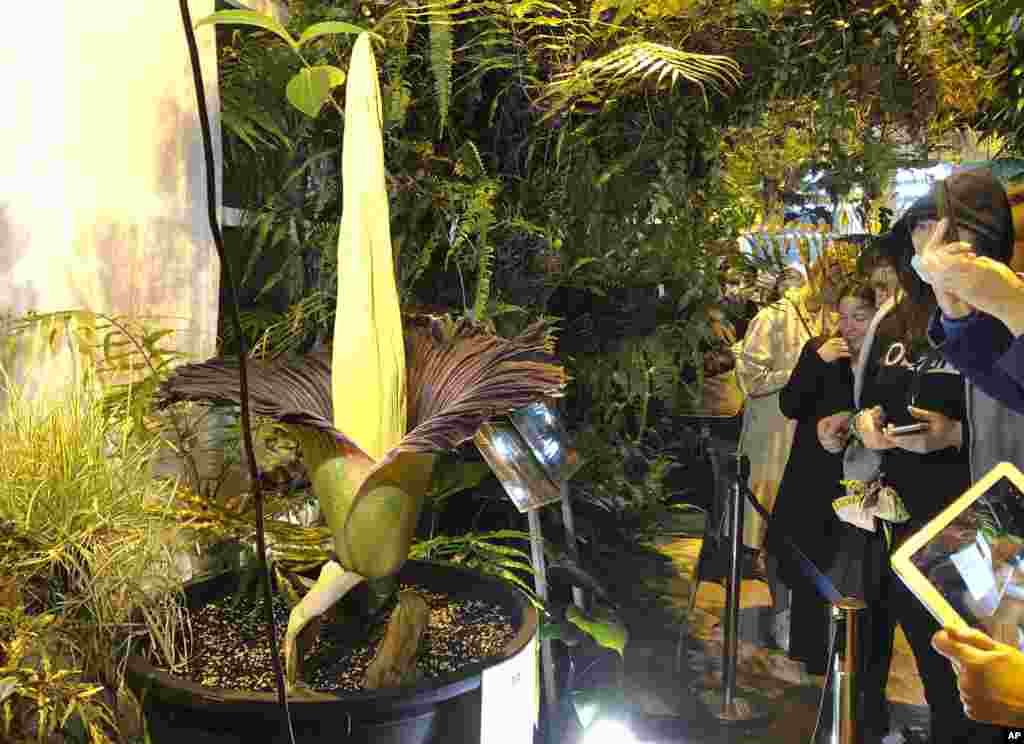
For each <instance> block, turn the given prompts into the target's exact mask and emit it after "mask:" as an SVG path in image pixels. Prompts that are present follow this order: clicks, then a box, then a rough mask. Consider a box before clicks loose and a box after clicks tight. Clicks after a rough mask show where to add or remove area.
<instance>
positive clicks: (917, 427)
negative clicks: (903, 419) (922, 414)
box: [885, 421, 928, 437]
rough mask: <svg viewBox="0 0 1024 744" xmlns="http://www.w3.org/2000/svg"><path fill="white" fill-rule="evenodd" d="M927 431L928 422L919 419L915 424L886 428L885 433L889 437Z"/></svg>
mask: <svg viewBox="0 0 1024 744" xmlns="http://www.w3.org/2000/svg"><path fill="white" fill-rule="evenodd" d="M925 431H928V423H927V422H925V421H921V422H919V423H916V424H907V425H906V426H893V427H892V428H890V429H886V431H885V433H886V434H887V435H888V436H890V437H904V436H907V435H908V434H920V433H922V432H925Z"/></svg>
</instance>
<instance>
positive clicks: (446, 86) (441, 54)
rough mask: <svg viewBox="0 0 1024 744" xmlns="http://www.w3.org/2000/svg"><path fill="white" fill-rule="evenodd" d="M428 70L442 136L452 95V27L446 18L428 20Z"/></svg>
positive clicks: (439, 132) (439, 133)
mask: <svg viewBox="0 0 1024 744" xmlns="http://www.w3.org/2000/svg"><path fill="white" fill-rule="evenodd" d="M430 71H431V73H432V74H433V76H434V93H435V95H436V96H437V118H438V136H443V135H444V127H445V124H446V123H447V122H448V105H449V103H450V101H451V95H452V28H451V24H450V23H449V22H448V21H447V20H441V19H432V20H431V21H430Z"/></svg>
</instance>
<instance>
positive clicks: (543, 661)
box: [526, 509, 558, 721]
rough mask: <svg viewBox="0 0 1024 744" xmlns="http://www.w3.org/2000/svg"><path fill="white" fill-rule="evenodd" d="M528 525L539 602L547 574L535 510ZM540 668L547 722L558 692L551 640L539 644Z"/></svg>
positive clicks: (544, 594)
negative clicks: (542, 678) (542, 676)
mask: <svg viewBox="0 0 1024 744" xmlns="http://www.w3.org/2000/svg"><path fill="white" fill-rule="evenodd" d="M526 519H527V522H528V523H529V525H530V554H531V556H532V558H533V586H534V589H535V590H536V591H537V596H538V597H540V599H541V601H543V602H547V599H548V572H547V563H545V561H544V536H543V534H542V533H541V530H540V514H539V513H538V512H537V510H536V509H531V510H530V511H528V512H526ZM540 666H541V672H542V674H543V675H544V699H545V700H546V701H547V710H548V720H549V721H554V720H556V718H557V714H558V690H557V689H556V687H555V658H554V656H552V654H551V640H550V639H546V640H542V641H541V642H540Z"/></svg>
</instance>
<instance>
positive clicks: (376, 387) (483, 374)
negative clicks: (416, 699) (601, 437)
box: [160, 33, 566, 688]
mask: <svg viewBox="0 0 1024 744" xmlns="http://www.w3.org/2000/svg"><path fill="white" fill-rule="evenodd" d="M342 176H343V184H344V197H343V213H342V220H341V230H340V235H339V239H338V305H337V312H336V315H335V323H334V342H333V347H332V349H331V351H330V352H322V353H313V354H310V355H307V356H305V357H302V358H300V359H295V360H288V361H276V362H259V361H251V362H249V367H250V371H249V380H250V382H249V386H250V406H251V408H252V411H253V412H254V413H256V414H258V415H263V416H269V417H273V418H275V419H277V420H278V421H280V422H282V423H283V424H285V425H286V426H288V427H289V428H290V430H291V431H292V433H293V435H294V436H295V438H296V439H297V441H298V442H299V444H300V447H301V450H302V456H303V458H304V460H305V464H306V467H307V469H308V471H309V475H310V480H311V482H312V489H313V493H314V495H315V496H316V497H317V499H318V500H319V502H320V507H321V511H322V513H323V514H324V515H325V517H326V520H327V525H328V528H329V530H330V533H331V535H332V539H333V543H334V555H333V556H332V557H331V558H330V559H329V560H328V561H327V563H326V564H325V565H324V566H323V568H322V570H321V571H320V575H319V577H318V579H317V580H316V582H315V584H314V585H313V587H312V588H311V589H310V590H309V592H308V593H307V594H306V595H305V597H303V599H302V600H301V601H300V602H299V603H298V604H297V605H296V606H295V607H294V608H293V609H292V611H291V615H290V617H289V620H288V627H287V630H286V632H285V640H284V655H285V669H286V675H287V680H288V685H289V687H292V688H294V686H295V685H296V683H297V682H298V679H299V663H300V659H299V657H298V646H297V640H298V636H299V633H300V632H301V631H302V630H303V628H305V627H306V626H307V625H308V624H309V623H310V622H311V621H312V620H313V619H314V618H316V617H317V616H319V615H321V614H323V612H324V611H325V610H327V609H328V608H329V607H331V606H332V605H333V604H335V603H336V602H337V601H338V600H339V599H341V597H343V596H344V595H345V594H346V593H347V592H348V591H349V590H351V589H352V588H353V587H354V586H356V585H358V584H359V583H360V582H362V581H364V580H374V579H381V578H385V577H388V576H392V575H393V574H395V573H397V572H398V570H399V569H400V568H401V567H402V565H403V564H404V563H405V560H406V558H407V556H408V553H409V549H410V546H411V544H412V540H413V537H414V533H415V530H416V523H417V520H418V517H419V514H420V510H421V507H422V506H423V501H424V498H425V496H426V493H427V489H428V486H429V485H430V481H431V476H432V473H433V469H434V465H435V463H436V461H437V458H438V455H439V454H440V453H442V452H444V451H447V450H450V449H453V448H454V447H456V446H457V445H459V444H461V443H462V442H465V441H467V440H468V439H470V438H472V436H473V435H474V434H475V433H476V431H477V429H479V427H480V425H481V424H482V423H484V422H485V421H486V420H488V419H490V418H492V417H493V416H495V415H500V414H503V413H506V412H509V411H512V410H515V409H518V408H521V407H523V406H525V405H527V404H529V403H531V402H533V401H535V400H537V399H539V398H541V397H543V396H557V395H560V394H561V392H562V390H563V388H564V385H565V382H566V377H565V372H564V370H563V369H562V367H561V366H560V365H558V364H557V363H556V360H555V359H554V357H553V356H552V353H551V352H552V348H551V337H550V334H549V328H548V327H547V326H546V325H545V324H544V323H543V322H538V323H535V324H534V325H532V326H530V327H529V328H528V329H527V330H526V331H525V332H524V333H523V334H522V335H521V336H519V337H517V338H514V339H505V338H500V337H497V336H494V335H492V334H490V333H488V332H486V331H485V330H484V329H483V328H481V327H480V326H478V325H476V324H474V323H472V322H469V321H466V320H463V321H459V322H454V321H451V320H448V319H441V318H435V317H428V316H416V317H411V318H408V319H407V324H406V327H405V329H404V333H403V325H402V317H401V313H400V309H399V303H398V290H397V286H396V284H395V277H394V263H393V259H392V248H391V236H390V227H389V217H388V198H387V190H386V187H385V179H384V147H383V139H382V134H381V101H380V86H379V83H378V79H377V65H376V62H375V60H374V55H373V49H372V47H371V42H370V36H369V34H366V33H364V34H361V35H360V36H359V37H358V39H357V40H356V43H355V47H354V49H353V51H352V59H351V64H350V67H349V74H348V79H347V82H346V91H345V133H344V140H343V149H342ZM160 397H161V403H162V404H164V405H167V404H170V403H173V402H175V401H180V400H191V401H204V402H209V403H220V404H235V405H237V404H239V403H240V398H241V393H240V386H239V378H238V361H237V360H229V359H214V360H210V361H208V362H205V363H202V364H192V365H187V366H183V367H181V368H179V369H178V370H177V371H176V372H175V373H174V374H173V375H172V376H171V377H170V378H169V379H168V380H167V382H166V383H164V386H163V388H162V391H161V396H160Z"/></svg>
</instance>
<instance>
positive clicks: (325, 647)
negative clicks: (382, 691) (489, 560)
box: [182, 583, 516, 692]
mask: <svg viewBox="0 0 1024 744" xmlns="http://www.w3.org/2000/svg"><path fill="white" fill-rule="evenodd" d="M400 588H401V589H402V590H407V589H410V590H413V591H415V592H416V593H418V594H420V595H421V596H423V598H424V599H426V600H427V604H428V605H429V606H430V622H429V624H428V626H427V630H426V633H425V635H424V637H423V640H422V642H421V644H420V652H419V654H418V656H417V658H416V669H417V676H418V677H419V678H420V679H423V680H429V679H437V678H439V677H441V676H443V675H445V674H450V673H453V672H458V671H459V670H460V669H462V668H463V667H466V666H468V665H470V664H474V663H479V662H482V661H486V660H487V659H491V658H494V657H496V656H499V655H500V654H501V652H502V650H503V649H504V648H505V646H506V645H507V644H508V643H509V642H510V641H511V640H512V639H513V638H514V637H515V634H516V632H515V627H514V625H513V623H512V618H511V617H510V616H509V614H508V613H507V612H505V611H504V609H503V608H502V607H501V606H500V605H498V604H495V603H493V602H487V601H484V600H478V599H470V598H459V597H457V596H452V595H451V594H447V593H442V592H436V591H431V590H430V589H429V588H428V587H426V586H424V585H422V584H408V583H405V584H402V585H401V586H400ZM349 599H356V597H351V598H349ZM357 604H359V603H358V602H354V601H349V602H345V601H342V602H339V604H338V605H337V606H336V611H335V612H329V613H328V617H327V620H326V622H324V624H323V626H322V627H321V628H320V632H319V634H318V637H317V638H316V640H315V641H314V642H313V644H312V646H311V647H310V648H309V650H308V651H307V655H306V657H305V659H304V661H303V663H302V669H303V681H304V682H305V683H306V684H308V685H309V686H310V687H311V688H312V689H314V690H317V691H320V692H351V691H357V690H362V689H363V677H364V675H365V673H366V668H367V666H369V664H370V662H371V661H372V660H373V658H374V656H375V655H376V653H377V647H378V645H379V644H380V641H381V640H382V639H383V637H384V630H385V626H386V622H387V619H388V618H389V617H390V616H391V612H392V610H393V609H394V607H395V604H396V602H395V599H394V598H393V599H392V600H391V601H390V602H389V603H388V604H387V605H386V606H385V607H384V608H382V609H381V611H379V612H378V613H375V616H374V617H372V618H360V617H359V616H358V611H359V609H358V607H356V606H355V605H357ZM288 612H289V608H288V605H287V604H286V602H285V600H284V599H283V598H282V597H281V596H280V595H277V596H276V597H275V598H274V618H275V621H276V625H277V630H278V634H277V635H278V648H279V649H280V648H281V644H282V643H283V639H284V631H285V627H286V626H287V624H288ZM192 635H193V639H194V641H193V647H192V654H191V658H190V660H189V668H188V670H187V671H186V672H184V673H183V674H182V676H184V677H186V678H188V679H190V680H192V681H193V682H196V683H198V684H201V685H203V686H205V687H219V688H227V689H233V690H253V691H267V692H272V691H273V690H274V689H275V687H274V675H273V670H272V668H271V664H270V643H269V642H268V639H267V627H266V616H265V610H264V602H263V595H262V593H261V592H258V591H253V592H247V593H245V594H242V595H239V596H232V595H231V594H225V595H223V596H220V597H216V598H214V599H213V601H211V602H209V603H208V604H206V605H205V606H203V607H201V608H199V609H198V610H197V611H195V612H193V614H192ZM283 663H284V660H283V652H282V664H283Z"/></svg>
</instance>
